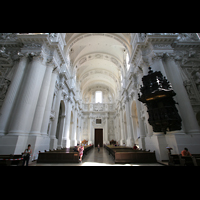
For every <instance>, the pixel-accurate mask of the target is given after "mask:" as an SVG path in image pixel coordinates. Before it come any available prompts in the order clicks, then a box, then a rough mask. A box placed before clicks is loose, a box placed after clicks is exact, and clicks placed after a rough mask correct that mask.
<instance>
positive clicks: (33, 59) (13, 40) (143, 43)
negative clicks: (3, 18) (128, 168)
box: [0, 33, 200, 162]
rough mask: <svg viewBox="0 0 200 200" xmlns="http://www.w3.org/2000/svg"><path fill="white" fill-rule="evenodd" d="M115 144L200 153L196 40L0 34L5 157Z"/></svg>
mask: <svg viewBox="0 0 200 200" xmlns="http://www.w3.org/2000/svg"><path fill="white" fill-rule="evenodd" d="M112 142H113V144H115V145H116V144H117V145H119V146H125V147H127V148H133V146H134V145H136V146H137V148H138V149H140V150H141V151H145V152H147V151H148V152H155V157H156V160H157V161H168V160H169V153H171V154H177V155H178V154H180V153H181V151H182V150H183V149H184V148H186V147H187V148H188V149H189V151H190V153H191V154H194V155H195V154H196V155H198V154H199V155H200V37H199V33H0V157H1V155H2V156H3V155H10V154H13V155H15V154H21V153H22V152H24V150H25V149H26V147H27V146H28V144H31V149H32V155H31V157H32V158H31V159H32V160H37V158H38V154H39V153H38V152H44V151H50V150H51V151H53V150H56V149H57V150H60V149H69V148H72V147H74V146H76V145H77V144H84V145H88V146H89V145H93V146H94V147H97V145H98V144H99V145H100V147H102V148H105V149H106V150H108V151H109V153H110V152H111V151H110V150H109V147H108V146H109V145H111V143H112ZM105 145H108V146H105ZM169 149H170V150H169ZM106 150H105V151H106ZM116 155H117V154H116ZM116 155H115V159H117V156H116ZM148 155H149V154H148ZM197 160H198V158H197ZM195 162H196V161H195Z"/></svg>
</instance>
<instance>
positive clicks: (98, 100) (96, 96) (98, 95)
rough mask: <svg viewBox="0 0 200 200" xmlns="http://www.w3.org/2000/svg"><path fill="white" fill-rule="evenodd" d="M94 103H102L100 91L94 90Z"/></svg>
mask: <svg viewBox="0 0 200 200" xmlns="http://www.w3.org/2000/svg"><path fill="white" fill-rule="evenodd" d="M95 103H102V91H96V93H95Z"/></svg>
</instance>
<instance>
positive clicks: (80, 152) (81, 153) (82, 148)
mask: <svg viewBox="0 0 200 200" xmlns="http://www.w3.org/2000/svg"><path fill="white" fill-rule="evenodd" d="M78 151H79V156H80V159H79V161H80V162H82V157H83V151H84V146H82V145H81V146H80V147H78Z"/></svg>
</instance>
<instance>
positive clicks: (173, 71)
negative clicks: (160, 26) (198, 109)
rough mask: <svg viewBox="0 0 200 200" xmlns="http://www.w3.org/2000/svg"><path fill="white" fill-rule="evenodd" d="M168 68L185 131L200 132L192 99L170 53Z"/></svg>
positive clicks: (167, 59) (167, 62)
mask: <svg viewBox="0 0 200 200" xmlns="http://www.w3.org/2000/svg"><path fill="white" fill-rule="evenodd" d="M166 57H167V58H166V60H165V63H166V68H167V72H168V74H169V77H168V78H169V81H170V82H171V84H172V88H173V89H174V91H175V92H176V99H177V101H178V107H179V108H180V111H179V112H180V115H181V118H182V121H183V125H184V128H185V131H186V132H187V133H193V134H194V133H198V134H199V133H200V128H199V125H198V122H197V120H196V117H195V114H194V111H193V108H192V105H191V103H190V99H189V97H188V94H187V91H186V89H185V87H184V85H183V80H182V78H181V74H180V70H179V68H178V66H177V64H176V63H175V61H174V58H173V57H172V56H170V55H168V56H166Z"/></svg>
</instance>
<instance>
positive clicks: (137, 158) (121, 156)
mask: <svg viewBox="0 0 200 200" xmlns="http://www.w3.org/2000/svg"><path fill="white" fill-rule="evenodd" d="M115 163H157V160H156V156H155V151H154V152H116V153H115Z"/></svg>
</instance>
